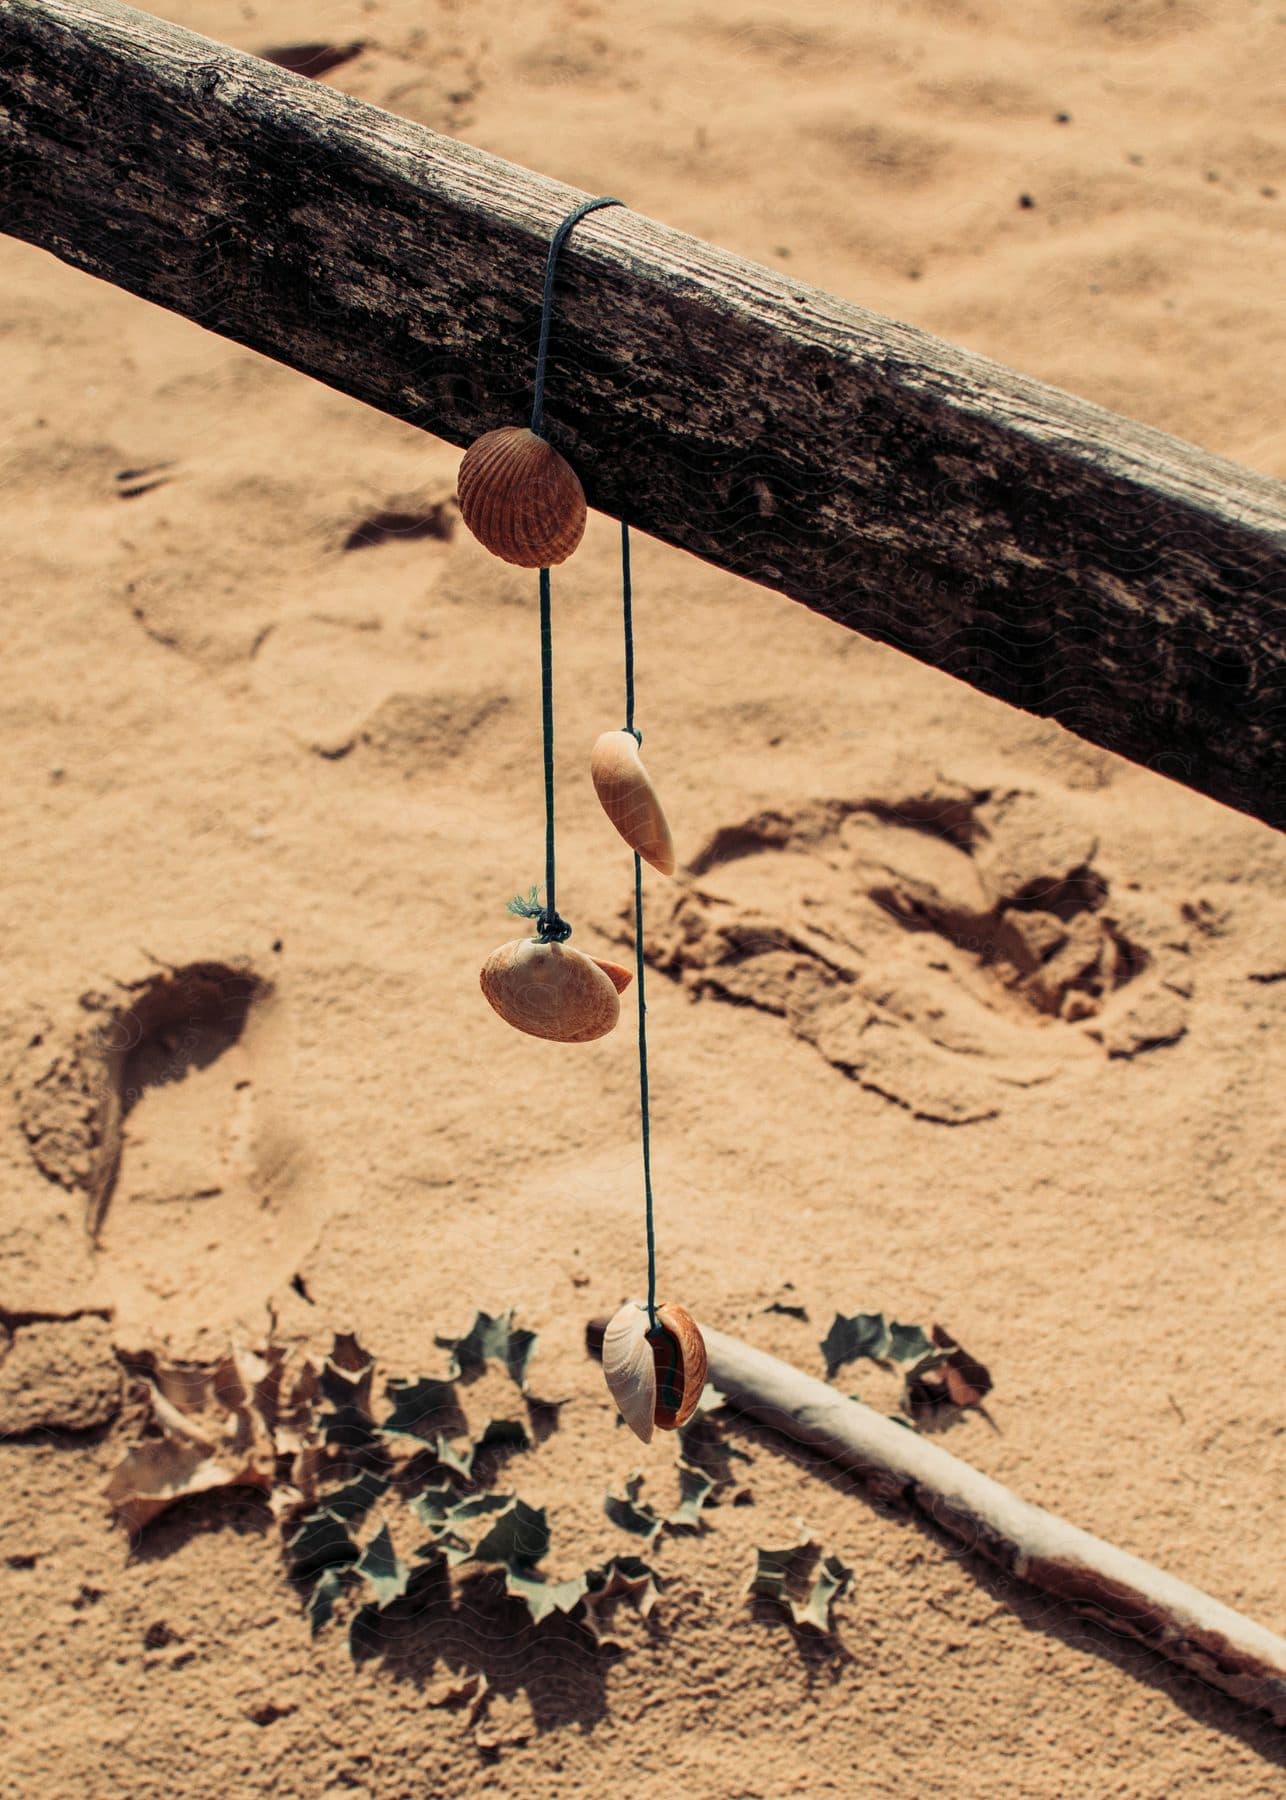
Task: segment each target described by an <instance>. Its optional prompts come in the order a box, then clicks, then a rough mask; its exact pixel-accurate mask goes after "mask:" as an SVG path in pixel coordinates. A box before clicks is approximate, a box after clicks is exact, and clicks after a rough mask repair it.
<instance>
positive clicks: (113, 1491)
mask: <svg viewBox="0 0 1286 1800" xmlns="http://www.w3.org/2000/svg"><path fill="white" fill-rule="evenodd" d="M260 1371H263V1372H265V1373H264V1378H265V1379H266V1378H267V1374H268V1373H270V1371H269V1370H268V1365H267V1364H265V1363H264V1362H263V1361H262V1359H260V1358H258V1357H253V1356H252V1355H251V1353H249V1352H244V1353H242V1357H241V1368H240V1371H239V1370H238V1368H237V1365H236V1363H234V1362H233V1361H232V1360H230V1359H229V1360H227V1361H226V1362H224V1363H220V1364H218V1365H216V1366H215V1367H214V1368H163V1367H157V1368H155V1369H154V1370H152V1371H151V1373H150V1375H148V1376H145V1378H144V1379H143V1380H142V1381H140V1382H139V1383H138V1384H137V1386H136V1387H135V1389H134V1390H133V1391H134V1392H135V1394H136V1395H137V1396H138V1397H140V1398H141V1400H142V1402H143V1404H144V1406H145V1408H146V1416H148V1417H150V1419H151V1420H152V1422H154V1423H155V1424H157V1425H159V1426H160V1427H161V1429H162V1431H163V1432H164V1433H165V1434H166V1435H165V1436H164V1437H163V1438H161V1439H159V1440H147V1441H145V1442H143V1443H141V1444H138V1445H137V1446H136V1447H135V1448H134V1449H133V1450H131V1451H130V1452H129V1453H128V1454H127V1455H126V1457H125V1458H124V1460H123V1461H122V1462H121V1463H120V1464H119V1465H118V1466H117V1467H116V1468H115V1469H114V1470H113V1472H112V1475H111V1477H110V1479H109V1480H108V1482H107V1485H106V1487H105V1489H104V1494H105V1497H106V1499H107V1500H108V1502H109V1504H110V1505H111V1507H112V1508H113V1510H114V1511H115V1512H116V1514H117V1515H118V1516H119V1518H120V1519H121V1521H122V1523H124V1524H125V1525H126V1526H128V1527H129V1529H130V1530H132V1531H138V1530H141V1529H142V1528H143V1526H144V1525H146V1524H148V1523H149V1521H150V1520H152V1519H154V1518H156V1516H157V1514H158V1513H162V1512H164V1511H165V1509H166V1508H167V1507H168V1506H172V1505H173V1504H174V1503H175V1501H176V1500H182V1499H185V1498H186V1497H187V1496H188V1495H190V1494H202V1493H209V1492H210V1491H211V1490H212V1489H215V1488H225V1487H255V1488H260V1489H262V1490H264V1491H271V1489H272V1487H273V1485H274V1483H275V1481H276V1467H277V1450H276V1445H275V1443H274V1441H273V1438H272V1435H271V1433H270V1431H269V1429H268V1427H267V1425H266V1423H265V1421H264V1419H263V1416H262V1415H261V1414H260V1412H259V1411H258V1410H257V1408H256V1407H255V1406H253V1405H240V1404H238V1405H229V1404H227V1403H225V1402H224V1401H223V1400H222V1399H221V1398H220V1397H219V1393H218V1386H219V1378H220V1376H221V1375H222V1376H223V1378H224V1379H223V1387H224V1391H225V1392H226V1393H227V1394H228V1395H229V1396H235V1397H236V1398H237V1399H238V1400H244V1399H245V1397H246V1395H247V1392H248V1391H249V1390H250V1388H252V1387H253V1385H254V1380H255V1376H256V1374H257V1373H259V1372H260Z"/></svg>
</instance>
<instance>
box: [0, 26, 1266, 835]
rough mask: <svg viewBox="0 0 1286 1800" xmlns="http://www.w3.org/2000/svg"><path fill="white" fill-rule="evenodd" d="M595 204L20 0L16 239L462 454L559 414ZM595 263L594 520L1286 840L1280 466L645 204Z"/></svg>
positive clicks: (7, 193)
mask: <svg viewBox="0 0 1286 1800" xmlns="http://www.w3.org/2000/svg"><path fill="white" fill-rule="evenodd" d="M581 197H582V196H581V195H579V194H578V193H577V192H576V190H573V189H571V188H568V187H565V186H563V185H562V184H560V183H558V182H554V181H550V180H548V179H546V178H545V177H543V176H540V175H537V174H533V173H531V172H530V171H528V170H525V169H521V168H518V167H516V166H514V165H512V164H509V163H505V162H502V161H500V160H498V159H497V158H495V157H491V156H488V155H485V154H484V153H483V152H481V151H479V150H475V149H473V148H471V147H470V146H468V145H466V144H462V143H459V142H457V141H455V140H453V139H450V138H445V137H441V136H438V135H437V134H435V133H433V132H431V131H429V130H427V129H425V128H424V127H422V126H419V125H415V124H413V123H411V122H409V121H407V120H404V119H399V118H396V117H394V116H393V115H391V114H388V113H385V112H382V111H380V110H379V109H378V108H376V107H372V106H369V105H366V104H364V103H362V102H360V101H356V100H352V99H349V98H348V97H347V96H345V95H343V94H340V93H337V92H335V91H334V90H332V89H330V88H327V87H325V86H323V85H320V84H318V83H316V82H313V81H310V80H308V79H307V78H306V77H304V76H302V75H297V74H292V73H290V72H289V71H287V70H284V69H282V68H279V67H277V66H275V65H273V64H270V63H267V62H264V61H261V60H260V59H259V58H257V57H253V56H249V55H246V54H245V53H243V52H240V51H236V50H232V49H230V48H228V47H226V46H224V45H221V44H217V43H214V42H213V41H211V40H209V39H206V38H202V37H198V36H196V35H195V34H193V33H191V32H188V31H185V30H182V29H180V28H179V27H177V26H173V25H170V24H167V23H165V22H164V21H162V20H160V19H156V18H153V17H151V16H149V15H147V14H144V13H140V12H136V11H134V10H132V9H131V8H128V7H124V6H119V5H116V4H114V3H113V0H0V227H2V228H3V229H4V230H5V231H7V232H9V233H10V234H12V235H13V236H15V237H19V238H23V239H25V240H27V241H29V242H31V243H33V244H37V245H40V246H42V247H43V248H45V249H47V250H49V251H51V252H52V253H53V254H54V255H56V256H58V257H60V258H61V259H62V260H63V261H65V262H67V263H70V264H71V265H72V266H73V267H75V268H78V269H82V270H86V271H88V272H89V273H91V274H94V275H97V276H99V277H101V278H103V279H105V280H108V281H111V282H113V283H114V284H115V285H117V286H118V287H122V288H125V289H127V290H128V291H130V292H132V293H135V294H138V295H140V296H142V297H143V298H145V299H148V300H151V301H153V302H155V303H156V304H158V305H161V306H164V307H167V308H169V309H170V310H171V311H174V312H177V313H181V314H184V315H186V316H187V317H189V318H191V319H194V320H195V321H196V322H197V323H199V324H201V325H203V326H205V327H206V328H207V329H208V330H211V331H214V332H217V333H219V334H220V335H222V336H224V337H227V338H230V339H232V340H234V341H236V342H238V343H242V344H246V345H249V346H251V347H252V348H254V349H256V350H259V351H261V352H263V353H264V354H266V355H268V356H271V357H274V358H275V359H277V360H278V361H280V362H283V363H286V364H288V365H290V366H291V367H293V368H296V369H299V370H301V371H303V372H304V373H306V374H308V375H311V376H313V377H315V378H316V379H318V380H320V381H324V382H326V383H328V384H329V385H330V386H332V387H334V388H337V389H339V390H341V391H342V392H344V393H348V394H351V395H353V396H355V397H356V398H358V399H360V400H363V401H365V402H366V403H367V404H369V405H371V406H374V407H377V408H378V409H380V410H381V411H383V412H386V413H389V414H392V415H394V416H396V417H398V418H402V419H406V420H409V421H411V422H412V423H414V424H415V425H417V426H420V427H421V428H423V429H424V430H425V431H429V432H433V433H434V434H436V435H437V436H439V437H442V438H445V439H447V440H449V441H450V442H452V443H455V444H465V443H468V442H469V441H470V440H471V439H472V438H473V437H475V436H476V435H478V433H480V432H482V431H484V430H488V429H490V428H491V427H493V426H495V425H499V424H504V423H508V422H514V421H519V422H521V421H523V420H525V418H526V415H527V413H528V410H529V407H530V381H531V371H532V364H533V360H534V350H535V340H536V332H537V325H538V320H539V310H540V284H541V277H542V271H543V263H544V256H545V250H546V246H547V243H548V240H549V236H550V234H551V232H552V230H553V228H554V226H555V225H556V223H557V222H558V220H559V219H560V218H561V217H562V216H563V214H564V213H565V212H567V211H568V210H569V209H570V207H571V206H572V205H573V204H575V203H576V201H577V200H579V199H580V198H581ZM560 271H561V272H560V279H559V286H558V304H557V311H556V316H555V327H554V337H553V344H552V349H551V358H550V369H549V394H548V409H547V425H546V428H547V431H548V435H549V436H550V438H551V439H552V440H553V442H554V443H556V444H557V445H558V447H559V448H560V449H561V450H563V451H564V453H565V454H566V455H568V456H569V457H570V458H571V460H572V461H573V463H574V464H575V466H576V467H577V469H578V471H579V473H580V475H581V477H582V479H583V481H584V484H585V488H586V492H587V495H588V498H589V501H590V504H591V505H592V506H594V507H597V508H599V509H600V510H602V511H604V512H606V513H610V514H612V515H614V516H617V517H620V516H622V514H624V515H625V516H627V517H628V519H629V521H630V523H631V524H632V525H634V526H636V527H638V528H639V529H641V530H643V531H646V532H649V533H651V534H652V535H653V536H655V537H658V538H660V539H662V540H663V541H664V542H666V543H669V544H672V545H675V546H677V547H678V548H681V549H684V550H687V551H690V552H692V553H693V554H694V555H696V556H699V557H702V558H704V559H705V560H706V561H709V562H712V563H715V564H717V565H718V566H720V567H722V568H725V569H729V570H731V571H733V572H735V573H736V574H738V575H743V576H745V577H747V578H748V579H750V580H752V581H755V582H758V583H760V584H761V585H764V586H767V587H770V588H773V589H776V590H777V591H779V592H780V593H782V594H785V595H787V596H789V597H790V598H791V599H793V600H797V601H799V602H801V603H802V604H804V605H806V606H808V607H811V608H812V609H814V610H815V611H817V612H820V613H823V614H825V615H826V616H827V617H829V618H831V619H834V620H836V621H838V622H839V623H840V624H842V625H845V626H847V627H849V628H850V629H852V630H855V631H858V632H861V633H863V634H864V635H866V636H868V637H872V638H876V639H878V640H880V641H882V642H884V643H887V644H891V645H893V646H895V647H896V648H897V649H899V650H902V651H904V652H906V653H907V654H909V655H911V656H914V657H917V658H918V659H919V660H920V661H922V662H925V663H928V664H931V665H932V666H934V667H936V668H938V669H940V670H943V671H945V672H946V673H948V674H950V675H954V676H956V677H958V678H960V679H962V680H964V681H967V682H969V683H970V684H971V685H972V686H974V687H976V688H979V689H981V690H982V691H983V692H985V693H988V694H992V695H995V696H997V697H998V698H1000V699H1002V700H1005V701H1007V702H1009V703H1010V704H1012V705H1015V706H1019V707H1022V708H1025V709H1026V710H1028V711H1030V712H1032V713H1036V714H1039V715H1041V716H1044V717H1048V718H1052V719H1056V720H1057V721H1058V722H1059V723H1060V724H1062V725H1064V726H1066V727H1067V728H1069V729H1070V730H1072V731H1075V732H1077V733H1078V734H1079V735H1080V736H1082V737H1085V738H1088V739H1090V740H1091V741H1092V742H1094V743H1097V744H1100V745H1102V746H1104V747H1106V748H1107V749H1109V750H1112V751H1115V752H1116V753H1118V754H1119V755H1122V756H1126V757H1129V758H1131V759H1133V760H1134V761H1136V762H1139V763H1143V764H1145V765H1147V766H1149V767H1151V768H1153V769H1155V770H1158V771H1159V772H1161V773H1162V774H1165V775H1167V776H1170V777H1172V778H1173V779H1175V780H1177V781H1180V782H1182V783H1184V784H1186V785H1187V786H1189V787H1191V788H1194V789H1196V790H1198V791H1200V792H1202V793H1205V794H1208V795H1211V796H1212V797H1214V798H1215V799H1217V800H1220V801H1223V802H1224V803H1225V804H1227V805H1229V806H1233V807H1236V808H1239V809H1240V810H1242V811H1244V812H1247V813H1250V814H1253V815H1255V816H1256V817H1258V818H1260V819H1262V820H1265V821H1266V822H1268V823H1269V824H1272V825H1275V826H1278V827H1281V826H1283V825H1286V781H1284V780H1283V779H1282V773H1281V766H1282V757H1281V744H1282V739H1283V737H1284V736H1286V728H1284V727H1286V631H1284V630H1283V627H1284V626H1286V488H1283V486H1282V485H1281V484H1280V483H1277V482H1274V481H1272V480H1270V479H1269V478H1268V477H1266V476H1262V475H1258V474H1255V473H1254V472H1252V471H1249V470H1246V469H1242V468H1239V467H1237V466H1236V465H1235V464H1232V463H1230V462H1227V461H1224V460H1221V459H1220V458H1217V457H1214V456H1210V455H1208V454H1206V453H1205V452H1204V451H1202V450H1200V449H1197V448H1195V447H1194V446H1192V445H1190V444H1186V443H1183V442H1181V441H1180V440H1178V439H1176V438H1173V437H1170V436H1168V435H1166V434H1165V433H1163V432H1159V431H1156V430H1153V429H1152V428H1150V427H1148V426H1144V425H1139V424H1136V423H1133V422H1132V421H1130V420H1127V419H1124V418H1120V417H1118V416H1116V415H1114V414H1112V413H1110V412H1108V411H1106V410H1105V409H1103V408H1101V407H1098V406H1095V405H1092V404H1090V403H1089V402H1087V401H1084V400H1079V399H1077V398H1076V397H1074V396H1072V395H1070V394H1066V393H1064V392H1062V391H1061V390H1058V389H1055V388H1050V387H1046V386H1044V385H1042V384H1041V383H1039V382H1037V381H1034V380H1032V379H1030V378H1028V377H1026V376H1023V375H1020V374H1016V373H1014V372H1012V371H1010V370H1007V369H1005V368H1003V367H1001V366H1000V365H998V364H996V363H993V362H991V361H989V360H987V359H986V358H983V357H980V356H975V355H972V354H970V353H968V352H966V351H963V350H959V349H956V348H953V347H952V346H951V345H949V344H946V343H943V342H942V341H940V340H938V339H936V338H933V337H931V336H929V335H928V334H926V333H924V332H922V331H919V330H916V329H915V328H913V327H911V326H908V325H903V324H899V323H898V322H896V321H894V320H890V319H885V318H883V317H881V316H879V315H877V314H875V313H872V312H869V311H867V310H866V309H864V308H862V307H860V306H856V305H852V304H850V303H848V302H846V301H843V300H840V299H837V298H836V297H834V296H832V295H829V294H826V293H824V292H822V291H821V290H819V289H816V288H810V287H808V286H807V285H805V284H804V283H801V282H799V281H798V280H795V279H793V278H787V277H786V276H783V275H781V274H778V273H776V272H774V271H771V270H768V269H764V268H760V267H758V266H757V265H755V264H753V263H749V262H746V261H744V260H742V259H741V258H738V257H735V256H732V255H729V254H727V253H725V252H723V251H720V250H718V249H715V248H713V247H712V246H710V245H708V244H704V243H702V242H700V241H699V240H697V239H695V238H691V237H688V236H686V235H684V234H683V233H681V232H677V231H672V230H670V229H668V228H667V227H665V226H663V225H659V224H657V223H656V222H654V221H653V220H650V219H647V218H644V217H642V216H641V215H639V214H636V213H632V212H629V211H628V210H626V209H625V208H624V207H612V208H607V209H604V210H603V211H600V212H596V213H594V214H593V215H591V216H590V217H589V218H588V219H586V220H585V221H583V222H582V223H581V224H580V225H578V226H577V227H576V230H575V231H574V233H573V234H572V237H571V238H570V240H569V242H568V244H567V246H566V247H565V249H564V251H563V256H562V261H561V264H560ZM860 702H861V696H860V694H855V695H854V704H855V705H859V704H860Z"/></svg>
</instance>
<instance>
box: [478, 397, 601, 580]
mask: <svg viewBox="0 0 1286 1800" xmlns="http://www.w3.org/2000/svg"><path fill="white" fill-rule="evenodd" d="M457 491H458V493H459V498H460V512H461V515H462V516H463V518H464V522H465V524H466V525H467V526H468V527H469V530H470V531H471V532H472V533H473V535H474V537H476V538H477V540H478V542H479V543H480V544H482V545H484V546H485V547H486V548H487V549H488V550H490V551H491V553H492V555H493V556H499V557H501V558H503V560H504V561H505V562H508V563H517V564H518V566H519V568H523V569H548V568H550V567H552V565H553V564H554V563H560V562H566V561H567V558H568V557H569V556H570V555H571V553H572V551H573V550H574V549H575V548H576V546H577V544H579V543H580V541H581V538H582V537H583V535H584V532H585V490H584V489H583V488H582V487H581V484H580V480H579V478H578V476H577V474H576V471H575V469H573V468H572V466H571V464H570V463H569V462H568V461H567V459H566V458H565V457H563V456H560V455H559V454H558V452H557V450H555V449H554V446H553V445H552V444H550V443H547V442H546V441H545V439H544V438H542V437H537V436H536V434H535V432H534V431H529V430H528V429H527V427H526V426H525V425H502V426H501V427H500V429H499V430H498V431H488V432H487V433H486V434H485V435H484V436H482V437H480V438H479V439H478V440H477V442H476V443H473V444H470V446H469V448H468V449H467V450H466V451H465V453H464V461H463V462H462V463H461V464H460V473H459V477H458V490H457Z"/></svg>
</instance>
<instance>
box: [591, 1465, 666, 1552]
mask: <svg viewBox="0 0 1286 1800" xmlns="http://www.w3.org/2000/svg"><path fill="white" fill-rule="evenodd" d="M642 1486H643V1476H642V1474H641V1473H640V1472H639V1470H638V1469H634V1470H632V1471H631V1472H630V1474H629V1475H628V1476H627V1477H626V1480H625V1492H624V1494H613V1493H608V1494H607V1496H606V1498H605V1499H604V1501H603V1511H604V1512H605V1513H606V1514H607V1516H608V1518H609V1519H610V1520H611V1521H612V1523H613V1525H617V1526H619V1527H620V1529H621V1530H622V1531H632V1532H633V1533H634V1534H635V1536H636V1537H641V1538H647V1539H649V1540H650V1539H652V1538H654V1537H655V1536H656V1534H657V1532H658V1531H660V1529H661V1526H662V1524H663V1523H664V1521H663V1519H662V1518H661V1515H660V1514H659V1513H658V1512H655V1511H654V1510H653V1508H652V1507H650V1506H649V1505H648V1504H647V1502H646V1501H643V1502H641V1503H640V1501H639V1490H640V1489H641V1488H642Z"/></svg>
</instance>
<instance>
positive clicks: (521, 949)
mask: <svg viewBox="0 0 1286 1800" xmlns="http://www.w3.org/2000/svg"><path fill="white" fill-rule="evenodd" d="M630 979H631V977H630V972H629V970H628V969H622V968H621V967H620V965H619V964H617V963H609V962H599V961H598V959H597V958H596V957H593V956H582V954H581V952H580V951H579V950H571V949H569V948H568V946H567V945H566V944H542V943H541V942H540V941H539V940H538V939H537V938H515V939H514V941H513V942H512V943H510V944H502V945H501V946H500V948H499V949H498V950H493V951H492V952H491V955H490V956H489V957H488V958H487V960H486V962H485V963H483V965H482V973H481V975H480V976H479V980H480V981H481V983H482V991H483V993H484V994H485V995H486V997H487V999H488V1000H489V1001H490V1003H491V1005H492V1006H493V1007H494V1008H495V1009H496V1011H497V1012H498V1013H499V1014H500V1017H501V1018H502V1019H504V1020H505V1021H506V1022H507V1023H508V1024H510V1025H516V1026H517V1028H518V1030H519V1031H527V1032H530V1033H531V1035H532V1037H542V1038H556V1039H557V1040H558V1041H559V1042H560V1043H563V1044H584V1043H588V1042H589V1040H590V1039H591V1038H600V1037H605V1036H606V1035H607V1033H608V1032H609V1031H610V1030H611V1029H612V1027H613V1026H614V1025H615V1024H616V1021H617V1020H618V1019H619V1018H620V1016H621V1001H620V993H621V990H622V989H623V988H624V987H625V986H626V985H627V984H628V983H629V981H630Z"/></svg>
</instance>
